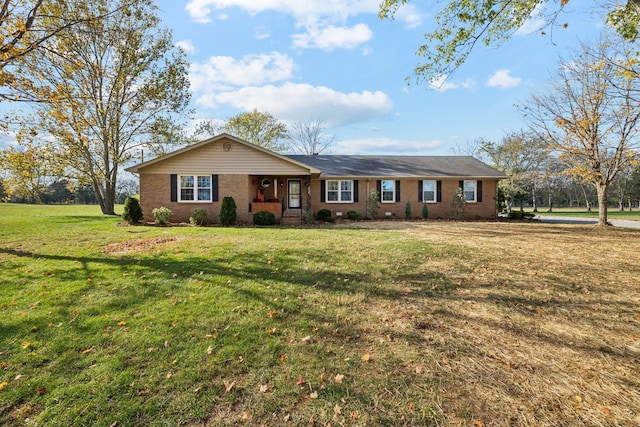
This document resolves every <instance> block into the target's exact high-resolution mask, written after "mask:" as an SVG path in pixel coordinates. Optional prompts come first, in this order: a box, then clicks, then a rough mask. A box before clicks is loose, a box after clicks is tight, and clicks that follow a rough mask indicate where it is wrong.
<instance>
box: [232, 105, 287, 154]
mask: <svg viewBox="0 0 640 427" xmlns="http://www.w3.org/2000/svg"><path fill="white" fill-rule="evenodd" d="M220 130H222V132H226V133H229V134H231V135H234V136H237V137H238V138H240V139H243V140H245V141H248V142H250V143H252V144H255V145H258V146H260V147H264V148H267V149H269V150H273V151H284V150H286V149H287V145H286V143H284V142H283V141H284V140H286V139H287V138H288V131H287V126H286V125H285V124H284V123H282V122H281V121H280V120H278V119H276V118H275V117H273V115H271V114H270V113H262V112H260V111H258V110H256V109H254V110H253V111H251V112H248V113H240V114H238V115H236V116H233V117H231V118H230V119H229V120H228V121H227V123H225V124H224V125H223V126H221V127H220Z"/></svg>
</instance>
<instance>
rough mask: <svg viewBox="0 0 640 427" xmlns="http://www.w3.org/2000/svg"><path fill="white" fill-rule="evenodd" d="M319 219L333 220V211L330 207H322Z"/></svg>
mask: <svg viewBox="0 0 640 427" xmlns="http://www.w3.org/2000/svg"><path fill="white" fill-rule="evenodd" d="M318 221H326V222H329V221H331V211H330V210H329V209H320V210H319V211H318Z"/></svg>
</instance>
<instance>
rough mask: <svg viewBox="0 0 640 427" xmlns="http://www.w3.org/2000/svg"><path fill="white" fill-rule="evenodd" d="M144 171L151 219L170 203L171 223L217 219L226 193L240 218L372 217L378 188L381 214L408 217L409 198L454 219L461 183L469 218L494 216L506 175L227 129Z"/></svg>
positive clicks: (461, 159) (466, 160)
mask: <svg viewBox="0 0 640 427" xmlns="http://www.w3.org/2000/svg"><path fill="white" fill-rule="evenodd" d="M127 171H129V172H132V173H136V174H138V175H139V177H140V204H141V206H142V211H143V213H144V219H145V220H146V221H152V220H153V215H152V210H153V209H154V208H157V207H161V206H164V207H167V208H169V209H171V211H173V217H172V220H173V221H180V222H182V221H185V222H186V221H188V219H189V216H190V215H191V212H192V211H193V209H196V208H204V209H206V210H207V212H208V217H209V219H210V220H211V221H212V222H214V223H215V222H218V220H219V212H220V205H221V202H222V198H223V197H225V196H232V197H233V198H234V201H235V203H236V205H237V218H238V222H240V223H251V222H252V219H253V213H255V212H258V211H264V210H266V211H270V212H273V213H274V214H275V215H276V219H277V220H278V221H282V222H284V223H287V224H300V223H301V221H302V213H303V212H304V211H308V212H311V213H313V214H314V215H315V214H316V213H317V212H318V210H320V209H323V208H326V209H329V210H330V211H331V212H332V215H333V216H338V217H339V216H341V215H342V216H344V217H346V214H347V212H349V211H356V212H358V213H360V214H361V215H362V217H363V218H365V217H366V211H367V209H366V205H367V198H368V197H369V194H371V192H373V191H376V192H377V194H378V201H379V206H380V209H379V214H378V216H379V217H392V218H404V217H405V207H406V204H407V201H408V202H409V203H410V204H411V208H412V214H413V216H414V217H419V216H420V213H421V211H422V203H423V202H426V203H427V204H428V210H429V217H430V218H449V217H450V216H451V200H452V199H453V195H454V194H455V192H456V189H457V188H462V190H463V194H464V198H465V200H466V201H467V203H466V206H465V211H464V217H465V218H470V219H476V218H483V219H491V218H496V215H497V212H496V206H497V204H496V197H497V187H498V181H499V180H500V179H502V178H505V176H504V174H503V173H501V172H499V171H497V170H495V169H493V168H491V167H489V166H488V165H486V164H484V163H483V162H481V161H479V160H477V159H475V158H473V157H469V156H350V155H284V154H279V153H275V152H273V151H270V150H267V149H265V148H262V147H258V146H256V145H253V144H250V143H248V142H246V141H243V140H241V139H238V138H236V137H234V136H231V135H227V134H222V135H217V136H215V137H213V138H209V139H207V140H205V141H202V142H200V143H197V144H194V145H190V146H188V147H185V148H183V149H181V150H177V151H174V152H172V153H170V154H167V155H165V156H161V157H158V158H155V159H153V160H150V161H147V162H144V163H141V164H138V165H135V166H132V167H130V168H128V169H127Z"/></svg>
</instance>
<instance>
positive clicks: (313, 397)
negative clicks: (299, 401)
mask: <svg viewBox="0 0 640 427" xmlns="http://www.w3.org/2000/svg"><path fill="white" fill-rule="evenodd" d="M309 397H310V398H312V399H317V398H318V392H317V391H314V392H312V393H311V394H310V395H309Z"/></svg>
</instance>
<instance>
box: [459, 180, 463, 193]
mask: <svg viewBox="0 0 640 427" xmlns="http://www.w3.org/2000/svg"><path fill="white" fill-rule="evenodd" d="M458 187H460V189H461V190H462V191H464V181H458Z"/></svg>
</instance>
